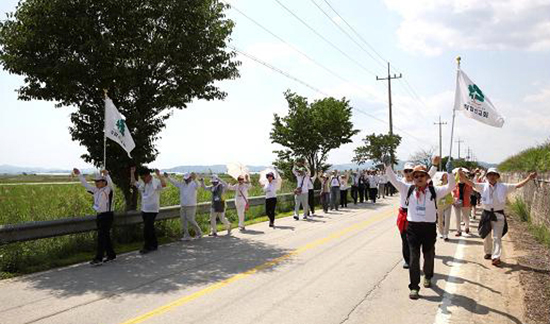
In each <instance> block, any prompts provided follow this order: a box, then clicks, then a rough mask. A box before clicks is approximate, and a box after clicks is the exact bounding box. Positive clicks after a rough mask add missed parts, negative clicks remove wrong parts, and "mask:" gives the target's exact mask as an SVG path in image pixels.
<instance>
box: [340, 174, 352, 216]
mask: <svg viewBox="0 0 550 324" xmlns="http://www.w3.org/2000/svg"><path fill="white" fill-rule="evenodd" d="M349 178H350V172H349V171H348V172H344V174H343V175H341V176H340V207H342V208H348V189H349V184H348V183H349Z"/></svg>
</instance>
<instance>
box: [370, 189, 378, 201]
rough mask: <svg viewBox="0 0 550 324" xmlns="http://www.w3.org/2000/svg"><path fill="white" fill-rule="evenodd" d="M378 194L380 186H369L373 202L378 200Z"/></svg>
mask: <svg viewBox="0 0 550 324" xmlns="http://www.w3.org/2000/svg"><path fill="white" fill-rule="evenodd" d="M377 194H378V188H369V197H370V200H372V202H373V203H375V202H376V195H377Z"/></svg>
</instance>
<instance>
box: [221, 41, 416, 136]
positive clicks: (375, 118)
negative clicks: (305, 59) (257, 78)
mask: <svg viewBox="0 0 550 324" xmlns="http://www.w3.org/2000/svg"><path fill="white" fill-rule="evenodd" d="M228 47H229V48H231V49H232V50H234V51H236V52H238V53H239V54H242V55H244V56H246V57H247V58H249V59H251V60H253V61H255V62H256V63H258V64H261V65H263V66H265V67H267V68H269V69H271V70H273V71H275V72H277V73H279V74H281V75H283V76H285V77H287V78H289V79H291V80H293V81H296V82H298V83H300V84H302V85H304V86H306V87H308V88H310V89H311V90H313V91H315V92H317V93H320V94H322V95H324V96H326V97H330V95H329V94H327V93H326V92H324V91H322V90H320V89H319V88H317V87H315V86H313V85H311V84H309V83H307V82H305V81H303V80H301V79H299V78H297V77H295V76H293V75H292V74H290V73H288V72H285V71H283V70H281V69H279V68H277V67H275V66H273V65H271V64H269V63H267V62H265V61H263V60H261V59H259V58H258V57H256V56H254V55H252V54H249V53H246V52H245V51H243V50H240V49H239V48H237V47H235V46H233V45H228ZM353 109H354V110H356V111H357V112H359V113H361V114H363V115H366V116H369V117H370V118H372V119H374V120H376V121H379V122H381V123H383V124H387V122H386V121H385V120H382V119H380V118H378V117H376V116H374V115H372V114H370V113H367V112H365V111H363V110H362V109H360V108H357V107H353ZM395 128H396V129H398V130H399V131H401V132H402V133H404V134H406V135H407V136H408V137H410V138H413V139H415V140H417V141H419V142H422V143H424V141H423V140H421V139H419V138H418V137H416V136H414V135H412V134H410V133H408V132H406V131H405V130H403V129H400V128H398V127H395Z"/></svg>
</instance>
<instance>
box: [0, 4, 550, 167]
mask: <svg viewBox="0 0 550 324" xmlns="http://www.w3.org/2000/svg"><path fill="white" fill-rule="evenodd" d="M279 1H280V2H281V3H282V4H284V5H285V6H287V7H288V8H289V9H290V10H292V12H294V13H295V14H296V15H297V16H299V17H300V18H301V19H303V20H304V21H306V22H307V23H308V24H309V25H311V26H312V27H313V28H314V29H315V30H317V31H318V32H319V33H320V34H322V35H323V36H324V37H325V38H326V39H328V40H329V41H330V42H332V43H333V44H334V45H336V46H337V47H338V48H339V49H340V50H341V51H343V52H345V53H346V54H347V55H348V56H350V57H352V58H353V60H355V61H356V62H359V63H360V65H361V67H360V66H358V65H356V64H355V63H354V62H352V61H350V60H349V59H348V58H346V57H345V56H344V55H342V54H341V53H340V52H338V51H336V50H335V49H333V48H332V47H331V46H330V45H328V44H326V43H325V42H324V41H323V40H321V39H320V38H319V37H318V36H316V35H315V34H314V33H312V32H311V31H310V30H308V29H307V28H306V27H304V26H303V25H302V24H301V23H300V22H299V21H298V20H296V19H295V18H294V17H293V16H291V15H290V14H289V13H288V12H287V11H285V10H284V9H283V8H282V7H281V6H280V5H279V4H278V3H277V2H276V1H275V0H261V1H258V0H237V1H230V3H232V4H233V5H234V6H235V8H238V9H239V10H241V11H242V12H244V13H246V14H247V15H248V16H250V17H252V18H253V19H255V20H257V21H258V22H260V23H261V24H262V25H264V26H265V27H266V28H268V29H269V30H271V31H272V32H273V33H275V34H277V35H279V36H280V37H281V38H283V39H284V40H285V41H286V42H288V43H290V44H292V46H294V47H296V48H298V49H299V50H300V51H302V52H304V53H306V54H307V55H308V56H309V57H311V58H313V59H314V60H315V61H317V62H319V63H320V64H322V65H323V66H325V67H326V68H328V69H330V70H332V71H334V72H336V73H337V74H338V75H339V76H340V77H341V78H343V79H345V80H346V82H344V81H342V80H341V79H339V78H336V77H335V76H333V75H331V74H330V73H328V72H326V71H325V70H323V69H322V68H320V67H318V66H317V65H315V64H314V63H312V62H311V61H309V60H308V59H306V58H304V57H303V56H301V55H300V54H299V53H297V52H296V51H294V50H293V49H292V48H290V47H288V46H287V45H285V44H283V43H281V42H280V41H279V40H277V39H276V38H274V37H273V36H271V35H270V34H268V33H266V32H265V31H263V30H262V29H260V28H259V27H257V26H256V25H254V24H253V23H251V22H250V21H249V20H248V19H246V18H245V17H243V16H242V15H241V14H239V13H238V12H236V11H235V10H229V11H228V13H227V14H228V16H229V17H231V18H232V19H234V20H235V21H236V28H235V30H234V33H233V35H232V42H231V43H232V44H233V45H234V46H236V47H237V48H239V49H241V50H243V51H245V52H247V53H250V54H252V55H254V56H256V57H258V58H260V59H261V60H263V61H265V62H268V63H269V64H271V65H273V66H276V67H277V68H279V69H281V70H284V71H285V72H287V73H290V74H292V75H293V76H295V77H297V78H299V79H301V80H303V81H305V82H307V83H308V84H310V85H312V86H314V87H316V88H318V89H321V90H322V92H324V93H327V94H329V95H331V96H335V97H343V96H345V97H346V98H348V99H350V100H351V104H352V106H354V107H356V108H358V109H360V110H362V111H364V112H367V113H368V114H371V115H373V116H376V117H377V118H379V119H382V120H384V121H387V120H388V116H387V115H388V112H387V84H386V83H385V82H382V81H376V80H375V75H379V76H384V75H385V73H386V71H385V67H384V64H385V63H383V62H381V61H382V60H380V59H377V60H374V59H372V58H371V57H370V56H369V55H367V53H366V52H365V51H364V50H362V49H361V48H359V47H358V46H357V45H356V44H355V43H353V42H352V41H351V40H349V39H348V38H347V37H346V36H345V34H343V33H342V32H341V31H340V30H338V29H337V27H335V25H334V24H333V22H335V23H336V24H339V25H340V26H341V27H342V28H347V26H346V25H345V24H344V22H343V21H342V20H341V19H340V18H338V17H337V16H336V14H335V13H334V12H332V11H331V10H330V8H329V6H328V4H327V3H326V2H325V1H324V0H301V1H290V0H279ZM313 2H315V3H317V4H318V5H319V6H320V7H321V8H323V10H325V11H326V12H327V13H328V14H329V15H330V17H331V20H332V21H331V20H329V18H327V17H326V16H325V15H324V14H323V13H322V12H321V11H320V10H319V9H318V8H317V7H316V6H315V5H314V3H313ZM328 2H329V3H330V4H331V5H332V6H333V7H334V8H335V9H336V10H337V11H338V12H339V13H340V15H341V16H342V17H343V18H344V19H345V20H346V21H347V22H348V23H349V24H351V25H352V26H353V27H354V28H355V30H357V31H358V32H359V34H360V35H361V36H362V37H363V38H364V39H365V40H367V41H368V43H369V44H370V45H371V46H373V47H374V48H376V51H377V52H378V53H379V54H380V55H381V56H382V57H383V58H384V60H390V61H391V62H392V65H394V66H396V67H397V68H398V69H399V71H400V72H403V74H404V76H405V80H406V82H408V83H409V84H410V85H411V86H412V88H413V91H411V90H410V89H408V88H407V85H406V83H405V80H403V79H400V80H395V82H394V83H393V84H392V89H393V101H394V125H395V127H396V128H398V129H396V130H395V132H396V133H400V134H401V135H402V136H403V137H404V141H403V143H402V145H401V146H400V147H399V150H398V157H399V158H400V159H402V160H406V159H407V158H408V157H409V156H410V155H411V154H412V153H414V152H415V151H418V150H419V149H426V148H429V147H432V146H437V143H438V133H437V127H436V126H435V125H434V124H433V122H435V121H436V120H437V118H438V116H439V115H441V116H442V118H443V120H445V121H447V122H449V124H450V120H451V115H452V105H453V100H454V87H455V77H456V72H455V71H456V63H455V57H456V56H457V55H460V56H461V57H462V59H463V60H462V68H463V70H464V71H465V72H466V73H467V74H468V75H469V77H470V78H471V79H472V80H473V81H474V82H476V83H477V84H478V85H479V86H480V87H481V88H482V89H483V91H484V93H485V94H486V95H487V96H489V97H490V98H491V101H492V102H493V103H494V104H495V105H496V107H497V109H498V110H499V112H501V113H502V115H504V116H505V117H506V123H505V125H504V127H503V128H502V129H498V128H493V127H489V126H486V125H483V124H480V123H478V122H476V121H474V120H470V119H467V118H465V117H463V116H462V115H457V119H456V135H457V137H458V136H459V137H460V138H462V139H463V140H464V142H465V143H464V144H463V146H462V148H463V150H462V151H463V152H462V155H465V154H466V148H467V147H470V148H471V149H472V150H473V152H474V154H475V155H476V156H477V158H478V159H480V160H483V161H488V162H500V161H502V160H503V159H504V158H506V157H507V156H509V155H511V154H514V153H516V152H518V151H519V150H521V149H524V148H527V147H529V146H532V145H536V144H539V143H542V142H544V141H545V140H547V139H548V138H549V131H548V130H549V129H550V114H549V113H550V104H549V103H550V78H549V77H550V60H549V59H548V57H549V54H550V4H549V2H548V1H547V0H544V1H542V0H503V1H473V0H453V1H448V0H418V1H405V0H372V1H359V0H340V1H336V0H329V1H328ZM16 3H17V0H3V1H2V2H0V12H9V11H13V10H14V9H15V5H16ZM349 33H350V34H351V35H352V36H353V34H352V33H351V31H349ZM356 41H357V42H358V43H359V44H361V45H362V46H363V47H364V48H367V46H366V45H365V44H364V43H362V42H361V40H358V39H356ZM371 55H373V56H375V57H377V55H376V54H374V53H371ZM239 59H240V60H241V61H242V63H243V64H242V66H241V69H240V73H241V77H240V78H239V79H237V80H232V81H224V82H221V83H220V84H219V85H220V86H221V87H222V88H223V89H224V90H225V91H227V92H228V93H229V96H228V97H227V99H226V100H225V101H215V102H205V101H197V102H194V103H192V104H191V105H189V107H188V108H187V109H185V110H175V111H174V115H173V117H172V118H171V119H170V120H169V121H168V123H167V127H166V129H165V130H164V131H163V132H162V133H161V136H162V139H161V140H159V141H158V143H157V145H158V148H159V151H160V154H159V156H158V158H157V161H155V162H154V163H153V165H154V166H156V167H159V168H166V167H172V166H176V165H189V164H223V163H229V162H242V163H245V164H249V165H267V164H270V163H271V162H272V161H273V159H274V157H275V156H274V154H273V153H272V151H273V150H274V149H277V146H275V145H273V144H271V143H270V140H269V131H270V129H271V123H272V120H273V113H278V114H284V113H285V112H286V102H285V101H284V98H283V92H284V91H285V90H286V89H291V90H293V91H295V92H297V93H299V94H301V95H304V96H307V97H308V98H311V99H318V98H321V97H322V96H323V95H321V94H319V93H317V92H316V91H313V90H312V89H310V88H308V87H306V86H303V85H301V84H300V83H297V82H295V81H293V80H290V79H288V78H286V77H284V76H282V75H280V74H278V73H276V72H274V71H272V70H270V69H268V68H266V67H264V66H262V65H259V64H258V63H256V62H253V61H251V60H250V59H248V58H246V57H243V56H239ZM365 70H368V71H370V72H372V73H370V72H367V71H365ZM22 82H23V80H22V78H21V77H19V76H14V75H9V74H7V73H6V72H5V71H0V97H1V98H2V106H1V108H0V136H1V137H2V138H3V140H2V141H1V142H0V164H14V165H20V166H35V167H39V166H42V167H62V168H69V167H72V166H78V167H83V166H85V163H84V162H83V161H82V160H81V159H80V158H79V156H80V155H81V154H82V153H84V152H85V149H84V148H83V147H80V146H79V145H78V143H76V142H73V141H72V140H71V138H70V135H69V132H68V127H69V125H70V121H69V114H70V112H71V111H72V110H73V109H74V108H58V109H56V108H54V103H51V102H39V101H32V102H23V101H18V100H17V96H16V93H15V92H14V90H15V89H16V88H18V87H19V86H20V85H21V84H22ZM413 92H415V93H416V94H417V95H418V97H419V98H417V96H416V95H415V94H414V93H413ZM353 121H354V123H355V126H356V127H357V128H358V129H360V130H361V132H360V134H359V135H357V136H356V137H355V138H354V142H353V143H351V144H348V145H345V146H343V147H342V148H340V149H338V150H335V151H333V152H332V153H331V154H330V157H329V161H328V162H329V163H348V162H349V161H350V160H351V158H352V157H353V149H354V148H355V147H356V146H358V145H360V144H361V138H363V137H364V136H365V135H367V134H371V133H373V132H375V133H382V132H387V130H388V126H387V124H386V123H381V122H380V121H377V120H375V119H373V118H371V117H369V116H366V115H364V114H361V113H358V112H354V117H353ZM214 129H215V130H218V131H216V132H213V130H214ZM402 130H404V131H405V132H406V133H403V132H402ZM220 133H222V134H223V136H219V134H220ZM409 135H412V136H409ZM449 136H450V125H447V126H444V133H443V140H444V144H443V149H444V151H445V152H448V149H449ZM455 145H456V144H455ZM446 154H447V153H446ZM453 154H454V155H455V156H456V154H457V148H456V146H455V148H454V149H453Z"/></svg>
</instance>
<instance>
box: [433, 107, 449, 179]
mask: <svg viewBox="0 0 550 324" xmlns="http://www.w3.org/2000/svg"><path fill="white" fill-rule="evenodd" d="M434 125H439V157H441V158H443V144H442V138H443V136H442V135H441V126H443V125H447V122H441V115H439V122H436V123H434ZM441 163H442V162H441V160H439V166H438V167H439V171H441Z"/></svg>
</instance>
